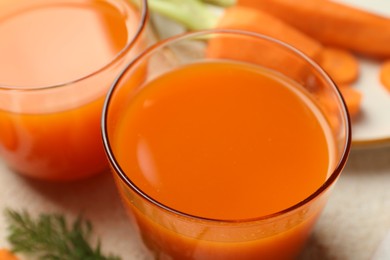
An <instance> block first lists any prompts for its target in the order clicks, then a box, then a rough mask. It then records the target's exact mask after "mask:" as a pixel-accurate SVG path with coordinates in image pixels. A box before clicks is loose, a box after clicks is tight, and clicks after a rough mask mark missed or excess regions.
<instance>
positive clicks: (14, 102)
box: [0, 0, 141, 180]
mask: <svg viewBox="0 0 390 260" xmlns="http://www.w3.org/2000/svg"><path fill="white" fill-rule="evenodd" d="M11 2H12V1H11ZM140 16H141V14H140V13H139V11H138V10H137V9H135V7H133V6H132V5H131V4H129V2H128V1H127V0H123V1H110V0H107V1H95V0H93V1H85V0H82V1H72V0H68V1H67V0H56V1H39V0H37V1H15V2H14V3H12V4H10V5H9V6H8V7H7V8H4V9H3V10H1V11H0V35H2V37H1V41H0V57H1V58H0V101H1V102H0V103H1V104H0V155H1V156H2V157H3V158H4V159H5V161H6V162H7V163H8V164H9V165H10V167H11V168H13V169H14V170H16V171H18V172H20V173H23V174H26V175H29V176H31V177H35V178H40V179H50V180H71V179H77V178H81V177H86V176H89V175H91V174H94V173H97V172H101V171H103V170H104V169H105V168H106V167H107V163H106V160H105V156H104V152H103V147H102V144H101V138H100V132H99V129H100V127H99V121H100V116H101V109H102V104H103V97H104V95H105V92H106V91H107V89H108V87H109V86H110V84H111V82H112V81H113V79H114V78H115V77H116V75H117V73H119V71H120V70H121V67H123V64H124V63H126V62H127V61H128V60H129V58H130V56H134V52H135V51H136V49H137V48H140V46H131V45H132V41H133V40H134V39H136V36H137V35H138V34H139V30H140V29H139V28H141V27H140V24H141V22H140V20H141V17H140ZM135 45H137V44H135ZM138 45H139V44H138ZM130 47H132V49H131V50H130Z"/></svg>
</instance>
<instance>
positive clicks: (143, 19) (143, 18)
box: [0, 0, 149, 92]
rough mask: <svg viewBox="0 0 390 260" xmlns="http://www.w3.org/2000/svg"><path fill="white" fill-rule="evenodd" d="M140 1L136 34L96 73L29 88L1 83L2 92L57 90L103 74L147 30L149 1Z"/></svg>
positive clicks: (127, 3) (128, 3)
mask: <svg viewBox="0 0 390 260" xmlns="http://www.w3.org/2000/svg"><path fill="white" fill-rule="evenodd" d="M64 1H65V0H64ZM104 1H107V2H108V1H111V0H104ZM140 1H141V2H142V7H141V12H140V19H139V21H138V24H137V29H136V33H135V34H134V35H133V37H132V38H131V39H130V40H129V41H128V42H127V43H126V45H125V46H124V47H123V48H122V49H121V50H120V51H119V52H118V53H116V54H115V55H114V56H113V57H112V59H110V60H109V61H108V62H107V63H106V64H105V65H104V66H102V67H100V68H98V69H95V70H94V71H92V72H90V73H88V74H86V75H84V76H81V77H78V78H75V79H72V80H68V81H64V82H61V83H55V84H50V85H44V86H28V85H25V86H16V85H11V84H3V83H1V82H0V90H14V91H20V92H31V91H39V90H48V89H55V88H60V87H65V86H69V85H73V84H75V83H77V82H80V81H83V80H86V79H88V78H91V77H93V76H95V75H97V74H99V73H101V72H102V71H104V70H106V69H108V68H109V67H110V66H111V65H113V64H114V63H115V62H117V61H118V60H119V59H120V58H122V57H123V56H124V55H125V54H126V52H127V51H128V50H130V49H131V48H132V47H133V45H134V44H135V43H136V42H137V41H138V39H139V38H140V36H141V34H142V32H143V31H144V29H145V28H146V23H147V19H148V16H149V11H148V1H147V0H140ZM121 2H122V3H123V4H126V5H129V6H130V5H131V2H130V0H121ZM34 4H35V3H34ZM110 4H111V3H110ZM111 5H113V4H111ZM115 8H116V7H115ZM116 9H117V8H116Z"/></svg>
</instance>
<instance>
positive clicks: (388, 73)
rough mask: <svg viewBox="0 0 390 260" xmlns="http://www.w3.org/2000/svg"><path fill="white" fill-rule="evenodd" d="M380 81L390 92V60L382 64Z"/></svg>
mask: <svg viewBox="0 0 390 260" xmlns="http://www.w3.org/2000/svg"><path fill="white" fill-rule="evenodd" d="M380 80H381V82H382V84H383V86H384V87H385V88H386V89H387V90H389V91H390V60H388V61H386V62H385V63H383V64H382V66H381V70H380Z"/></svg>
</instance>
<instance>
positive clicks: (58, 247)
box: [5, 210, 120, 260]
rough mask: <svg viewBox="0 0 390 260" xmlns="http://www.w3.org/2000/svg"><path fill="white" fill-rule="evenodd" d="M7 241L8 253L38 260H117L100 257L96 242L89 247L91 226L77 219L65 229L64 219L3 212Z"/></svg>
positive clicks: (98, 244) (111, 257)
mask: <svg viewBox="0 0 390 260" xmlns="http://www.w3.org/2000/svg"><path fill="white" fill-rule="evenodd" d="M5 215H6V218H7V220H8V224H9V225H8V231H9V234H8V237H7V239H8V241H9V243H10V244H11V246H12V251H14V252H16V253H24V254H27V255H31V256H36V257H37V259H40V260H120V258H119V257H117V256H113V255H109V256H104V255H103V254H102V252H101V248H100V242H98V243H97V245H96V246H95V247H92V246H91V245H90V243H89V239H90V237H91V234H92V224H91V222H89V221H87V220H84V219H83V218H81V217H78V218H77V219H76V220H75V221H74V223H73V224H72V225H71V226H69V225H68V224H67V223H66V220H65V218H64V216H62V215H59V214H51V215H49V214H41V215H40V216H39V217H38V218H37V219H33V218H32V217H31V216H30V215H29V214H28V213H27V212H26V211H23V212H16V211H13V210H6V212H5Z"/></svg>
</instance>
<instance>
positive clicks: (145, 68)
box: [102, 30, 351, 260]
mask: <svg viewBox="0 0 390 260" xmlns="http://www.w3.org/2000/svg"><path fill="white" fill-rule="evenodd" d="M210 63H222V64H223V63H234V64H241V65H245V66H252V67H255V68H261V70H265V71H272V73H274V74H272V75H276V76H275V77H276V78H278V77H281V78H284V79H287V80H288V81H289V82H291V83H292V84H293V85H295V86H299V87H297V89H299V92H300V93H302V95H304V96H305V97H306V98H307V100H309V101H308V102H310V104H311V105H310V106H309V107H310V108H309V109H313V110H316V111H319V112H318V113H319V114H321V118H323V121H324V122H323V123H324V126H325V125H326V127H327V129H328V130H329V131H328V137H329V140H331V141H329V143H328V145H329V146H328V149H329V158H330V160H329V169H328V173H327V176H326V177H325V178H324V179H323V181H322V182H321V183H320V185H318V186H317V187H316V188H315V189H314V190H313V191H312V192H311V193H309V194H308V195H307V196H305V197H304V198H302V199H300V200H296V201H294V203H293V204H292V205H290V206H288V207H285V208H282V209H279V210H278V211H276V212H272V213H269V214H264V215H257V216H254V217H251V218H237V219H232V218H224V217H219V218H215V217H210V216H208V215H206V214H205V215H201V214H193V213H192V212H188V211H183V210H182V209H181V208H176V207H175V206H172V205H171V204H169V203H167V202H166V201H165V200H164V199H163V198H161V197H159V194H162V193H167V194H169V193H170V192H171V193H172V194H171V195H172V196H178V197H180V196H182V195H181V191H182V190H186V189H192V187H191V185H196V184H194V183H191V182H189V183H188V184H187V185H188V186H184V185H183V186H181V187H175V189H174V190H173V189H172V190H164V188H165V186H164V183H163V184H162V185H161V186H159V187H158V189H157V190H156V192H155V193H153V195H151V194H150V193H149V192H148V191H147V190H146V189H145V188H142V187H145V185H144V184H141V183H140V181H139V180H138V179H137V178H138V177H134V176H136V175H135V174H134V172H135V171H137V172H138V171H141V174H145V175H146V174H148V176H146V177H145V178H150V179H153V180H155V181H156V182H158V180H159V179H158V177H155V178H154V177H153V176H152V175H153V172H156V171H159V169H160V168H159V167H160V166H161V165H160V164H159V162H157V161H158V158H157V157H158V156H161V154H158V155H156V154H153V149H150V150H149V153H147V148H146V146H145V145H146V144H145V143H141V141H140V142H139V143H137V145H139V146H138V147H134V146H135V144H134V145H128V146H122V145H123V144H122V142H124V141H125V140H124V139H121V137H128V136H130V137H131V136H133V135H139V136H141V135H142V134H143V133H140V132H137V130H134V129H133V128H128V129H127V128H126V129H125V130H124V129H123V128H122V124H123V123H127V122H129V121H130V123H129V125H134V127H135V123H134V124H133V123H132V121H131V120H133V119H134V118H137V120H139V121H140V122H141V121H142V122H144V121H147V120H149V118H144V117H143V115H140V114H137V111H138V110H136V109H135V108H138V107H144V108H147V107H151V106H153V105H154V102H157V101H158V100H157V99H153V98H151V99H150V100H149V101H150V102H149V101H148V102H144V103H140V100H143V99H140V98H141V97H145V95H148V93H149V94H151V93H152V91H153V89H152V88H153V87H156V86H157V85H156V84H155V83H156V82H158V81H159V80H161V81H162V80H165V82H167V78H166V77H165V76H166V75H174V74H171V73H174V72H175V71H176V72H177V71H181V69H183V68H186V67H187V68H188V67H190V66H198V65H199V64H210ZM237 66H238V65H237ZM190 68H195V67H190ZM188 71H189V69H188ZM188 71H187V72H188ZM188 73H190V72H188ZM193 73H196V72H193ZM229 73H235V72H234V70H231V71H229V70H226V75H228V74H229ZM186 75H187V74H186ZM196 77H198V78H199V81H197V83H196V84H198V85H199V86H200V87H201V85H202V84H201V83H202V80H203V77H205V75H204V74H200V73H199V74H196ZM191 79H192V80H193V78H192V77H191ZM204 80H206V78H205V79H204ZM199 82H201V83H199ZM187 83H188V85H190V84H191V82H187ZM214 83H215V84H218V82H214ZM166 84H167V86H165V88H164V90H166V92H163V91H161V92H155V93H158V94H156V96H157V95H160V96H161V97H168V96H170V95H172V93H174V92H173V91H171V89H173V88H175V89H176V90H177V91H180V89H186V88H187V87H188V86H186V84H183V81H182V80H181V81H180V84H179V83H177V85H175V81H174V80H172V81H169V83H166ZM243 84H244V83H243ZM158 86H160V85H158ZM207 86H209V85H207ZM209 87H211V86H209ZM226 91H230V90H226ZM236 91H237V93H238V92H239V91H240V88H237V90H236ZM202 93H203V94H204V92H202ZM210 93H214V92H211V91H210ZM205 95H207V94H205ZM210 95H211V94H210ZM264 95H265V96H266V95H267V92H264ZM266 97H267V96H266ZM200 98H201V97H200V96H196V94H194V97H193V100H195V101H196V100H198V99H199V100H204V99H200ZM217 98H223V97H217ZM266 99H267V98H266ZM146 100H148V99H146ZM189 102H193V101H189ZM272 102H275V103H276V104H277V105H276V106H275V107H279V106H285V104H283V103H278V100H277V99H276V100H272ZM180 104H181V103H180ZM191 104H192V103H191ZM197 104H198V106H199V107H201V106H203V105H205V104H204V103H202V102H201V101H199V102H198V103H197ZM129 108H132V110H129ZM180 109H181V107H177V110H180ZM216 109H218V108H216ZM291 109H294V108H291ZM211 110H212V109H210V113H211V112H212V111H211ZM269 110H270V111H268V113H269V115H271V118H272V115H273V113H274V111H273V108H270V109H269ZM287 110H288V108H287ZM131 111H132V113H134V115H133V117H131V118H130V117H128V116H129V113H130V112H131ZM134 111H136V112H134ZM138 112H139V111H138ZM165 112H166V111H163V110H161V111H160V114H159V117H160V118H159V119H158V120H159V122H160V125H164V122H166V121H165V118H167V117H168V116H170V115H167V114H166V113H165ZM230 112H231V111H229V113H230ZM293 112H294V111H292V113H293ZM172 113H174V112H172ZM227 113H228V112H227ZM277 115H278V116H277V117H276V116H275V118H274V119H273V120H287V118H285V117H283V116H280V114H277ZM205 116H206V115H205ZM234 118H236V117H234ZM238 118H240V117H238ZM134 120H135V119H134ZM191 120H192V118H188V122H189V124H190V123H191V122H192V121H191ZM216 120H217V123H216V124H218V118H217V119H216ZM234 120H235V119H234ZM253 120H261V118H253ZM137 122H138V121H137ZM168 122H172V121H168ZM181 123H182V121H180V124H181ZM234 123H235V122H233V125H234ZM166 127H167V129H170V127H171V128H172V129H175V128H174V123H173V124H171V125H168V126H166ZM209 127H210V128H211V127H213V124H212V123H211V124H210V126H209ZM245 127H251V125H250V124H249V126H244V125H243V128H245ZM264 127H267V125H264ZM137 129H138V128H137ZM297 129H299V128H298V126H294V125H292V126H291V129H285V130H287V131H288V132H289V133H291V134H292V135H291V136H292V137H291V138H294V132H296V131H298V130H297ZM204 130H206V131H207V130H208V129H203V128H201V129H197V130H196V131H198V132H199V133H200V132H202V133H203V131H204ZM229 130H230V129H226V131H229ZM153 131H154V132H156V133H159V132H161V131H162V130H161V129H159V128H151V129H149V132H150V133H153ZM174 131H175V130H172V134H171V136H169V134H168V135H164V136H161V138H168V139H166V140H165V141H166V142H170V141H172V145H173V143H176V142H177V141H176V140H175V139H176V138H178V137H176V136H175V135H174V134H173V133H176V132H174ZM190 134H191V135H189V136H188V139H191V138H195V137H194V136H196V135H197V133H190ZM200 134H201V133H200ZM221 134H224V133H221ZM102 135H103V142H104V147H105V151H106V153H107V156H108V159H109V161H110V164H111V167H112V171H113V176H114V178H115V180H116V184H117V188H118V190H119V193H120V195H121V198H122V200H123V204H124V206H125V208H126V209H127V210H128V212H129V214H130V215H131V216H132V219H133V220H134V223H135V225H137V227H138V229H139V231H140V235H141V237H142V240H143V241H144V243H145V245H146V246H147V247H148V248H149V249H150V250H151V251H152V252H153V253H154V255H155V257H156V259H181V260H183V259H213V260H215V259H224V260H226V259H256V260H257V259H293V258H294V257H297V255H298V254H299V253H300V251H301V249H302V248H303V246H304V244H305V241H306V240H307V238H308V236H309V235H310V231H311V230H312V228H313V225H314V224H315V223H316V220H317V219H318V217H319V215H320V213H321V210H322V209H323V208H324V206H325V204H326V201H327V198H328V196H329V193H330V191H331V190H332V188H333V187H334V185H335V183H336V180H337V179H338V177H339V175H340V173H341V171H342V169H343V167H344V165H345V163H346V161H347V157H348V154H349V150H350V142H351V127H350V119H349V115H348V112H347V109H346V106H345V103H344V101H343V98H342V96H341V95H340V92H339V91H338V89H337V87H336V86H335V84H334V83H333V82H332V80H331V79H330V78H329V77H328V76H327V74H326V73H325V72H324V71H323V70H322V69H321V68H320V67H319V66H318V65H317V64H316V63H314V62H313V61H311V60H310V59H309V58H308V57H306V56H305V55H304V54H302V53H301V52H300V51H298V50H296V49H294V48H293V47H291V46H288V45H287V44H285V43H283V42H280V41H278V40H275V39H272V38H269V37H267V36H263V35H259V34H255V33H249V32H243V31H233V30H211V31H202V32H196V33H188V34H184V35H180V36H176V37H173V38H170V39H168V40H166V41H163V42H160V43H158V44H156V45H154V46H153V47H151V48H149V49H147V50H146V51H145V52H143V53H142V54H141V55H140V56H139V57H138V58H137V59H136V60H134V61H133V62H132V63H130V64H129V65H128V66H127V67H126V69H125V70H124V71H123V72H122V73H121V74H120V76H119V77H118V78H117V80H116V81H115V82H114V84H113V86H112V88H111V90H110V91H109V93H108V96H107V98H106V101H105V105H104V110H103V117H102ZM239 135H245V129H243V132H242V133H239V134H238V135H237V136H234V135H233V137H232V138H238V137H239ZM156 136H157V135H156ZM183 136H185V135H183ZM135 138H137V136H135ZM264 138H267V137H264ZM208 142H213V140H208V139H205V140H203V141H199V142H198V143H196V144H193V143H191V145H193V146H192V147H193V148H194V150H196V151H197V149H198V148H199V146H203V145H205V144H207V143H208ZM185 145H186V144H184V146H185ZM286 145H287V146H288V144H286ZM287 146H285V147H287ZM302 146H304V142H303V143H302ZM167 147H169V145H167ZM175 147H176V146H175ZM302 149H305V148H302ZM292 151H294V147H293V149H292ZM207 152H208V151H207V150H206V151H205V154H206V153H207ZM224 152H227V151H222V152H221V153H224ZM242 152H243V153H248V154H249V153H252V150H248V151H242ZM307 152H309V153H310V152H312V151H307ZM161 153H164V150H162V152H161ZM166 153H174V155H173V158H177V163H178V164H179V163H180V164H182V163H183V162H181V161H179V160H180V158H182V157H181V154H180V151H175V149H167V150H166ZM120 154H121V155H120ZM133 154H136V155H133ZM194 154H195V155H194V156H198V155H199V157H202V156H205V154H196V153H194ZM132 156H139V157H138V158H139V160H140V161H139V162H137V163H139V165H138V164H136V165H135V164H131V162H133V161H131V162H129V160H130V158H132ZM168 156H169V154H168ZM174 156H176V157H174ZM221 156H223V155H221ZM273 156H278V153H276V154H274V155H273ZM294 156H297V157H295V158H299V157H300V156H305V155H300V153H299V152H296V154H295V155H294ZM156 158H157V159H156ZM271 159H275V158H271ZM300 159H301V160H302V163H301V165H300V166H299V165H298V167H302V168H303V166H304V165H303V164H306V163H313V162H310V161H309V160H312V158H311V159H310V158H300ZM276 160H277V163H276V164H278V165H276V164H275V165H274V168H275V169H276V168H277V167H279V166H280V165H281V167H285V169H286V171H288V170H289V165H286V164H289V163H290V162H286V161H284V158H280V160H279V159H278V158H276ZM259 161H260V160H259ZM161 163H165V162H161ZM184 163H185V162H184ZM200 163H202V162H200ZM254 163H256V162H254ZM130 164H131V165H130ZM194 166H196V165H194V164H190V163H189V164H188V165H187V167H188V168H189V169H192V168H193V167H194ZM172 167H174V166H172ZM217 168H218V166H217ZM144 169H145V172H144V171H143V170H144ZM164 173H166V172H160V173H159V174H160V175H159V176H161V175H163V174H164ZM179 174H182V175H184V177H181V176H179ZM185 174H186V172H185V171H183V172H182V173H178V174H177V175H176V177H172V178H179V177H180V178H181V179H185V178H186V177H185ZM207 174H213V172H212V171H210V172H209V173H207ZM258 174H264V173H263V172H258ZM265 174H269V175H270V176H271V178H272V176H273V174H274V173H273V172H272V169H270V170H267V172H266V173H265ZM312 174H316V173H312ZM209 176H210V175H209ZM240 176H243V174H240V173H238V174H237V176H236V178H235V179H234V182H235V185H236V186H237V187H238V186H240V184H242V183H244V179H243V177H242V178H241V177H240ZM309 177H310V176H307V178H309ZM275 178H276V177H275ZM172 181H173V182H174V181H175V180H172ZM207 181H208V179H207V178H205V179H204V185H205V187H206V186H207ZM283 181H284V182H286V183H287V184H288V183H290V182H291V181H292V179H285V180H283ZM220 183H221V185H224V181H223V180H221V182H220ZM259 184H260V183H259ZM178 185H179V184H178ZM291 185H293V184H291ZM298 185H299V186H302V188H303V187H304V186H305V185H306V182H305V181H301V183H299V184H298ZM222 189H223V187H222ZM230 192H234V191H232V190H228V189H226V194H228V193H230ZM274 193H275V194H269V200H272V199H275V198H278V196H289V195H288V194H283V193H282V192H281V191H280V190H278V189H277V188H275V189H274ZM278 194H282V195H278ZM196 196H197V195H196V194H195V195H194V197H196ZM226 197H227V196H226ZM208 199H210V200H213V199H214V198H212V195H210V197H208ZM194 200H195V199H194ZM206 200H207V198H206V199H205V201H204V203H206V202H207V201H206ZM247 200H249V201H245V203H250V205H251V207H254V208H256V207H259V206H260V205H259V203H258V201H257V199H256V198H253V197H250V196H249V197H248V198H247ZM192 203H193V201H191V200H188V201H187V204H188V208H191V205H192ZM224 203H226V201H223V200H222V201H221V204H224ZM243 203H244V201H243ZM216 207H218V205H216Z"/></svg>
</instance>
